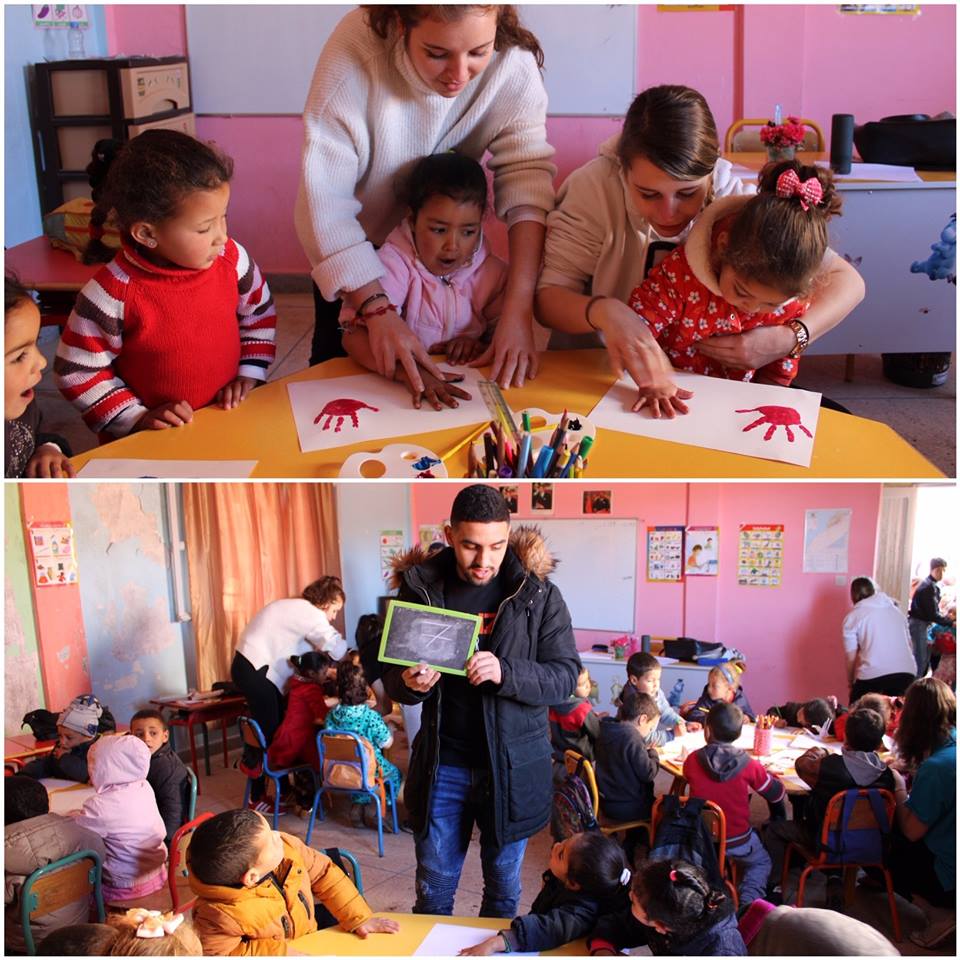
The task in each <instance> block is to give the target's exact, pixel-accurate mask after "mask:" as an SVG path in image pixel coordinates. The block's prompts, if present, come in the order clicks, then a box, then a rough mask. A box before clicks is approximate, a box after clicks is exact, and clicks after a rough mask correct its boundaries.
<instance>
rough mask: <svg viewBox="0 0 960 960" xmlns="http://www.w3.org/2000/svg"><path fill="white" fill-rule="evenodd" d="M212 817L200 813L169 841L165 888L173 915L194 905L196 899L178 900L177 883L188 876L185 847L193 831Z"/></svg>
mask: <svg viewBox="0 0 960 960" xmlns="http://www.w3.org/2000/svg"><path fill="white" fill-rule="evenodd" d="M212 816H213V814H212V813H209V812H207V813H201V814H200V816H198V817H194V819H193V820H189V821H187V823H185V824H184V825H183V826H182V827H181V828H180V829H179V830H178V831H177V832H176V833H175V834H174V835H173V836H172V837H171V839H170V863H169V865H168V867H167V887H168V888H169V889H170V900H171V901H172V902H173V912H174V913H186V911H187V910H190V909H191V908H192V907H193V905H194V903H196V900H197V898H196V897H193V898H191V899H190V900H188V901H186V902H183V901H182V900H181V899H180V894H181V887H180V886H178V883H177V881H180V882H182V881H184V880H185V879H186V878H187V877H188V876H189V875H190V871H189V870H188V869H187V847H189V846H190V839H191V837H192V836H193V831H194V830H196V829H197V827H199V826H200V824H201V823H203V821H204V820H209V819H210V818H211V817H212Z"/></svg>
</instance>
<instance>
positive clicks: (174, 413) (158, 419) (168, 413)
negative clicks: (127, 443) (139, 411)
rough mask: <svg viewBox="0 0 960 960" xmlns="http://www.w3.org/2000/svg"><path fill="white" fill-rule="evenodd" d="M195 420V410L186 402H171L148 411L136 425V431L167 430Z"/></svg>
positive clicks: (134, 428)
mask: <svg viewBox="0 0 960 960" xmlns="http://www.w3.org/2000/svg"><path fill="white" fill-rule="evenodd" d="M191 420H193V408H192V407H191V406H190V404H189V403H187V401H186V400H171V401H170V402H169V403H161V404H160V406H159V407H154V408H153V409H152V410H148V411H147V412H146V413H145V414H144V415H143V416H142V417H141V418H140V419H139V420H138V421H137V422H136V423H135V424H134V427H133V430H132V431H131V433H133V432H134V431H136V430H167V429H169V428H170V427H182V426H183V425H184V424H187V423H190V421H191Z"/></svg>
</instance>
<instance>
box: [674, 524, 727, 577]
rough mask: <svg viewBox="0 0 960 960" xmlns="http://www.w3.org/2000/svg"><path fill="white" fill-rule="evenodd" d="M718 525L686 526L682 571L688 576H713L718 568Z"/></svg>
mask: <svg viewBox="0 0 960 960" xmlns="http://www.w3.org/2000/svg"><path fill="white" fill-rule="evenodd" d="M719 555H720V529H719V527H687V529H686V533H685V535H684V547H683V556H684V561H683V571H684V573H685V574H686V575H687V576H688V577H715V576H716V575H717V572H718V569H719Z"/></svg>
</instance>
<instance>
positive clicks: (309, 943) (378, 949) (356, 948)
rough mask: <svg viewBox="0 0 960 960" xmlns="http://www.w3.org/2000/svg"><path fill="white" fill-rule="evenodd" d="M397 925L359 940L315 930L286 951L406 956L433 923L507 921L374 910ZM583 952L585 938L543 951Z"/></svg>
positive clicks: (334, 930)
mask: <svg viewBox="0 0 960 960" xmlns="http://www.w3.org/2000/svg"><path fill="white" fill-rule="evenodd" d="M374 916H377V917H389V918H390V919H391V920H396V921H397V923H399V924H400V932H399V933H374V934H371V935H370V936H369V937H367V939H366V940H361V939H360V938H359V937H355V936H354V935H353V934H352V933H345V932H344V931H343V930H341V929H340V927H329V928H328V929H326V930H318V931H317V932H316V933H311V934H308V935H307V936H305V937H300V938H299V939H297V940H292V941H291V942H290V949H289V951H288V952H289V953H299V954H302V955H305V956H310V957H320V956H348V957H409V956H412V955H413V952H414V951H415V950H416V949H417V947H419V946H420V943H421V941H422V940H423V938H424V937H425V936H426V935H427V934H428V933H429V932H430V931H431V930H432V929H433V925H434V924H435V923H452V924H456V925H457V926H461V927H487V928H489V929H490V931H491V934H492V933H493V932H496V931H497V930H502V929H504V927H508V926H509V925H510V921H509V920H499V919H497V918H495V917H435V916H431V915H430V914H424V913H419V914H418V913H377V914H374ZM586 954H587V943H586V940H574V941H572V942H571V943H566V944H564V945H563V946H562V947H557V948H556V949H555V950H547V951H545V952H544V953H543V954H542V956H545V957H582V956H586Z"/></svg>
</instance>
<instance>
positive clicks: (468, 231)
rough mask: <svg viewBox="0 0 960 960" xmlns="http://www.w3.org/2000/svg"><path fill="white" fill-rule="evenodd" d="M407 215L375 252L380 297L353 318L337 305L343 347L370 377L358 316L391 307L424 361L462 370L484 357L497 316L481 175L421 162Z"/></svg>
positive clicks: (498, 279)
mask: <svg viewBox="0 0 960 960" xmlns="http://www.w3.org/2000/svg"><path fill="white" fill-rule="evenodd" d="M406 194H407V196H406V202H407V206H408V207H409V208H410V215H409V217H408V218H407V219H405V220H404V221H403V222H402V223H401V224H400V226H398V227H397V228H396V229H394V231H393V232H392V233H391V234H390V235H389V236H388V237H387V239H386V241H385V242H384V244H383V246H382V247H381V248H380V250H379V255H380V260H381V262H382V263H383V268H384V271H385V273H384V276H382V277H381V278H380V283H381V285H382V286H383V289H384V291H385V293H386V294H387V296H388V297H389V301H388V300H386V299H384V298H383V297H380V298H379V299H376V300H373V301H372V302H371V303H370V304H369V306H367V307H361V309H360V311H359V312H357V311H354V310H353V309H351V308H350V307H348V306H346V305H344V307H343V309H342V311H341V312H340V325H341V328H342V329H343V331H344V334H345V335H344V338H343V346H344V349H345V350H346V351H347V353H349V354H350V356H351V357H353V359H354V360H356V361H357V362H358V363H361V364H363V365H364V366H365V367H367V368H368V369H370V370H375V369H376V365H375V364H374V362H373V355H372V353H371V352H370V345H369V341H368V339H367V331H366V328H365V324H364V317H365V316H375V315H377V314H378V313H380V314H382V313H385V312H386V309H387V308H388V304H392V305H393V306H394V307H395V308H396V310H397V312H398V313H399V314H400V316H401V317H403V319H404V320H405V321H406V323H407V325H408V326H409V327H410V329H411V330H413V332H414V333H416V335H417V337H418V338H419V340H420V342H421V343H422V344H423V345H424V346H425V347H426V348H427V349H428V350H429V351H430V352H431V353H445V354H446V355H447V360H448V361H449V362H450V363H452V364H461V363H468V362H469V361H470V360H473V359H475V358H476V357H478V356H479V355H480V354H481V353H482V352H483V350H484V349H485V346H486V345H485V343H484V342H483V341H484V340H489V337H490V334H491V332H492V327H493V325H494V323H495V321H496V320H497V318H498V317H499V315H500V310H501V307H502V305H503V291H504V286H505V284H506V279H507V265H506V264H505V263H504V262H503V261H502V260H501V259H500V258H499V257H496V256H494V255H493V254H492V253H491V252H490V248H489V246H488V244H487V241H486V240H485V239H484V236H483V229H482V227H483V215H484V212H485V210H486V205H487V180H486V177H485V176H484V173H483V168H482V167H481V166H480V164H479V163H477V161H476V160H472V159H471V158H470V157H465V156H463V155H462V154H458V153H438V154H434V155H432V156H429V157H423V158H422V159H421V160H419V161H418V162H417V164H416V166H414V168H413V171H412V172H411V174H410V176H409V179H408V180H407V183H406Z"/></svg>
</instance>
